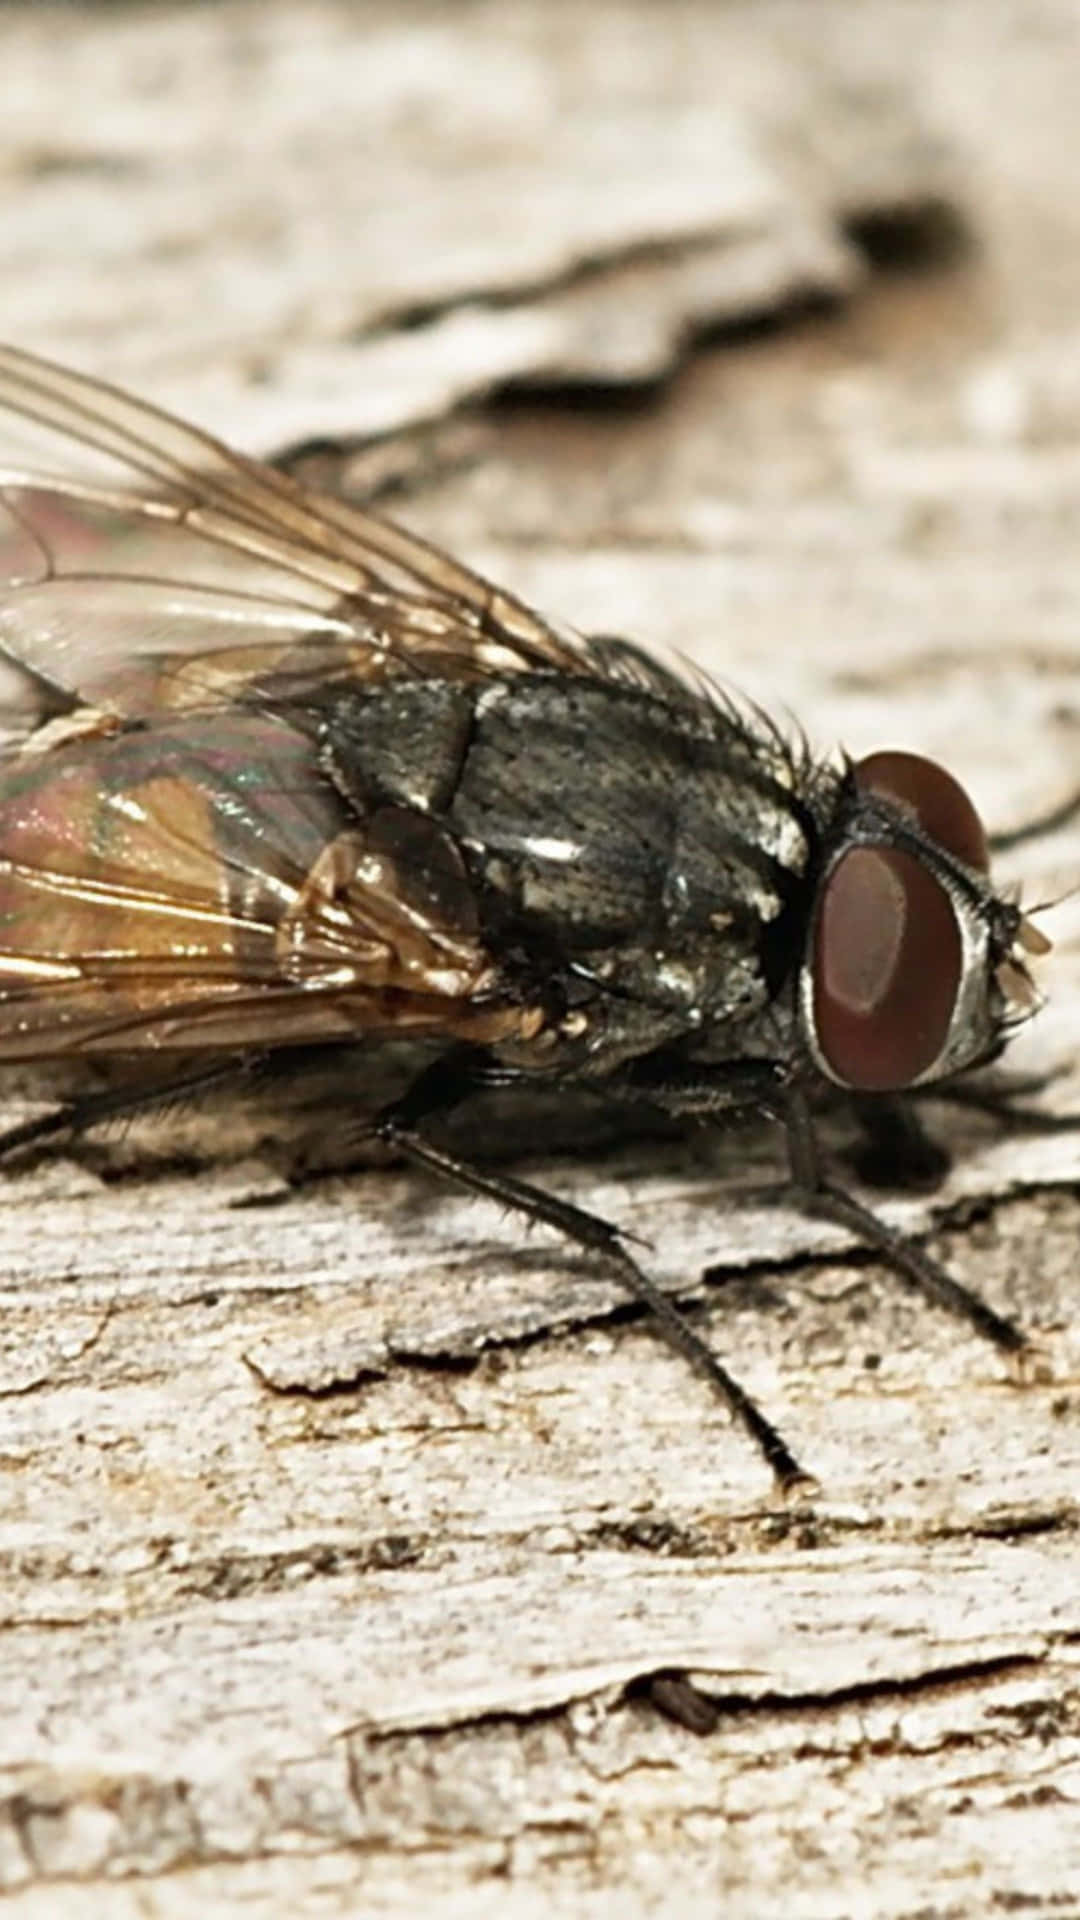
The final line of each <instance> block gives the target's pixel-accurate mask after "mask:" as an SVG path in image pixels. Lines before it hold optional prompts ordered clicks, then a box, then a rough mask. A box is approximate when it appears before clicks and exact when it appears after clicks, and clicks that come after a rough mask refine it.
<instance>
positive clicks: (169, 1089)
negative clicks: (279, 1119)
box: [0, 1054, 266, 1160]
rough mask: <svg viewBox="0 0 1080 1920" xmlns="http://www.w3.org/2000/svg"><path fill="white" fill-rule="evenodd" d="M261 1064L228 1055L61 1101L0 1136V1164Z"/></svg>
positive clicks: (260, 1059) (258, 1058) (259, 1058)
mask: <svg viewBox="0 0 1080 1920" xmlns="http://www.w3.org/2000/svg"><path fill="white" fill-rule="evenodd" d="M265 1060H266V1056H265V1055H262V1054H248V1055H245V1056H243V1057H242V1058H239V1059H238V1058H236V1057H235V1056H233V1057H230V1058H229V1059H227V1060H218V1061H217V1062H216V1063H215V1064H214V1065H212V1066H202V1067H195V1068H191V1069H190V1070H189V1071H188V1072H187V1073H183V1074H178V1073H174V1074H172V1075H171V1076H170V1078H168V1079H166V1080H159V1081H156V1082H155V1083H154V1084H153V1085H151V1086H145V1085H144V1086H140V1087H105V1088H102V1089H101V1090H100V1091H99V1092H95V1093H87V1094H83V1095H81V1096H79V1097H78V1098H76V1099H74V1100H68V1101H64V1102H63V1103H62V1104H61V1105H59V1106H56V1107H53V1108H52V1110H51V1111H50V1112H49V1113H42V1114H38V1115H37V1116H36V1118H34V1119H33V1120H22V1121H20V1122H19V1123H18V1125H17V1126H14V1127H8V1128H7V1129H6V1130H5V1131H3V1132H0V1160H4V1159H7V1158H9V1157H10V1156H11V1155H12V1154H14V1153H20V1152H23V1151H24V1150H25V1149H26V1148H28V1147H36V1146H40V1145H41V1144H42V1143H43V1142H44V1141H46V1140H54V1139H56V1138H57V1136H58V1135H60V1134H72V1133H84V1132H85V1131H86V1130H87V1128H88V1127H95V1126H97V1125H98V1124H99V1123H100V1122H101V1121H103V1120H121V1119H123V1120H126V1119H131V1118H133V1117H134V1115H135V1114H138V1113H149V1112H151V1111H152V1110H153V1108H155V1107H162V1106H168V1105H169V1104H170V1103H171V1102H172V1101H174V1100H183V1099H186V1098H187V1097H188V1096H189V1095H195V1094H199V1093H207V1092H210V1091H211V1090H212V1089H216V1088H217V1087H220V1086H225V1085H228V1084H229V1083H230V1082H235V1081H236V1080H238V1079H240V1078H241V1077H245V1076H247V1075H249V1074H253V1073H255V1072H257V1071H258V1070H259V1069H260V1068H262V1067H263V1066H264V1065H265Z"/></svg>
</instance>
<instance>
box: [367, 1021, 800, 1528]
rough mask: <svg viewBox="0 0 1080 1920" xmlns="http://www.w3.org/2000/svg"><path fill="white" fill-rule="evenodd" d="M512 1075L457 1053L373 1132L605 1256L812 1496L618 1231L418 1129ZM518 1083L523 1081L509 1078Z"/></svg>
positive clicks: (782, 1480) (774, 1436)
mask: <svg viewBox="0 0 1080 1920" xmlns="http://www.w3.org/2000/svg"><path fill="white" fill-rule="evenodd" d="M506 1077H507V1076H505V1075H502V1074H500V1072H499V1070H498V1068H492V1067H491V1066H490V1065H489V1064H485V1062H484V1061H483V1059H482V1057H481V1058H479V1059H478V1057H477V1056H476V1055H469V1054H467V1053H465V1052H460V1053H459V1052H454V1053H451V1054H448V1055H445V1056H444V1057H443V1058H442V1059H441V1060H437V1061H436V1062H435V1063H434V1065H433V1066H432V1067H429V1068H428V1069H427V1070H426V1071H425V1072H424V1073H422V1074H421V1075H420V1076H419V1077H418V1079H417V1080H416V1081H415V1082H414V1083H413V1085H412V1086H411V1087H410V1088H409V1089H408V1091H407V1092H406V1094H405V1095H404V1096H403V1098H402V1099H401V1100H400V1101H397V1102H395V1104H394V1105H393V1106H392V1107H389V1108H387V1109H386V1111H385V1112H384V1113H382V1114H381V1115H380V1116H379V1118H378V1119H377V1121H376V1122H375V1124H374V1129H373V1130H374V1132H375V1133H376V1134H377V1135H378V1137H379V1138H380V1139H382V1140H384V1141H385V1142H386V1143H387V1145H388V1146H392V1147H395V1148H396V1149H397V1150H398V1151H399V1152H400V1153H402V1154H404V1155H405V1156H406V1158H407V1159H409V1160H414V1161H417V1162H418V1163H419V1164H420V1165H421V1166H424V1167H429V1168H430V1169H431V1170H432V1171H433V1172H435V1173H439V1174H441V1175H442V1176H443V1178H444V1179H446V1180H450V1181H452V1182H453V1183H454V1184H455V1185H457V1186H460V1187H465V1188H466V1189H467V1190H468V1191H469V1192H470V1193H479V1194H483V1195H484V1196H485V1197H486V1198H488V1199H490V1200H495V1201H497V1202H498V1203H499V1205H500V1206H503V1207H508V1208H509V1209H510V1210H511V1211H513V1212H515V1213H520V1214H523V1215H524V1216H525V1218H526V1219H528V1220H535V1221H540V1222H542V1223H543V1224H544V1225H545V1226H549V1227H554V1228H555V1229H556V1231H557V1232H559V1233H561V1234H563V1235H564V1236H565V1237H566V1239H568V1240H570V1241H572V1242H573V1243H574V1244H575V1245H576V1246H579V1247H582V1248H584V1249H585V1251H586V1252H588V1253H595V1254H598V1255H599V1256H600V1257H601V1258H602V1259H603V1260H604V1261H605V1263H606V1264H607V1266H608V1267H610V1269H611V1271H612V1272H613V1273H614V1274H615V1275H616V1276H617V1278H618V1279H620V1280H621V1281H622V1283H623V1285H624V1286H625V1287H626V1289H627V1291H628V1292H629V1293H631V1294H632V1295H633V1296H634V1297H635V1298H636V1299H638V1300H640V1301H641V1302H642V1304H643V1305H644V1306H646V1307H647V1308H648V1309H649V1312H650V1314H651V1315H652V1318H653V1322H654V1324H655V1326H656V1328H657V1331H658V1332H660V1333H662V1334H663V1336H664V1338H665V1339H666V1340H668V1341H669V1342H670V1344H671V1345H672V1346H673V1347H675V1348H677V1350H678V1351H679V1352H680V1353H681V1354H683V1356H684V1357H685V1358H686V1359H687V1360H688V1361H689V1362H690V1364H691V1365H692V1366H693V1367H694V1368H695V1369H696V1370H697V1371H698V1372H699V1373H701V1374H703V1375H704V1377H705V1379H707V1380H708V1381H709V1383H710V1385H711V1386H712V1388H713V1390H714V1391H715V1392H716V1393H718V1394H719V1395H720V1398H721V1399H722V1400H723V1401H724V1402H725V1403H726V1405H727V1406H728V1408H729V1409H730V1411H731V1413H732V1414H733V1415H734V1417H735V1419H737V1420H738V1421H739V1422H740V1423H741V1425H742V1426H743V1427H744V1428H745V1430H746V1432H747V1433H748V1434H749V1435H750V1437H751V1439H752V1440H753V1441H754V1442H755V1444H756V1445H757V1446H758V1447H759V1448H760V1450H761V1452H762V1454H763V1455H764V1457H765V1459H766V1461H767V1462H768V1465H769V1466H770V1467H771V1468H772V1471H773V1473H774V1474H775V1476H776V1479H777V1481H778V1483H779V1485H780V1486H781V1487H782V1488H783V1489H784V1491H785V1492H787V1493H791V1492H795V1491H799V1492H805V1491H807V1490H808V1489H810V1488H812V1487H813V1485H814V1482H813V1481H812V1479H811V1478H810V1476H809V1475H808V1474H806V1473H805V1472H804V1471H803V1469H802V1468H801V1467H800V1465H799V1463H798V1461H797V1460H796V1459H795V1457H794V1455H793V1454H792V1453H791V1452H789V1450H788V1448H787V1446H786V1445H785V1442H784V1441H783V1439H782V1438H781V1436H780V1434H779V1433H778V1432H777V1430H776V1428H775V1427H774V1426H773V1425H772V1424H771V1422H770V1421H769V1420H767V1419H766V1418H765V1415H764V1414H763V1413H762V1412H761V1410H760V1408H759V1407H758V1406H756V1405H755V1403H754V1401H753V1400H752V1399H751V1398H750V1396H749V1394H748V1393H746V1392H745V1391H744V1389H743V1388H742V1387H741V1386H740V1385H739V1383H738V1381H737V1380H736V1379H734V1378H733V1376H732V1375H731V1374H730V1373H729V1372H728V1370H727V1368H726V1367H725V1366H723V1365H722V1364H721V1362H720V1361H719V1360H718V1359H717V1356H716V1354H715V1353H714V1352H713V1350H712V1348H711V1347H710V1346H709V1345H708V1343H707V1342H706V1341H705V1340H703V1339H702V1338H701V1336H700V1335H699V1334H697V1333H695V1331H694V1329H693V1327H692V1326H691V1325H690V1323H689V1321H688V1320H687V1319H686V1318H685V1316H684V1315H683V1314H682V1313H680V1312H679V1309H678V1308H677V1307H676V1306H675V1305H674V1303H673V1302H672V1301H671V1300H669V1299H668V1297H667V1295H666V1294H665V1293H663V1292H661V1290H660V1288H659V1287H658V1286H657V1285H656V1283H655V1281H653V1280H650V1278H649V1276H648V1274H647V1273H645V1272H644V1271H643V1270H642V1268H641V1267H639V1266H638V1264H637V1261H636V1260H634V1259H633V1258H632V1257H631V1255H630V1254H629V1253H628V1252H627V1249H626V1246H625V1244H624V1240H623V1236H622V1235H621V1234H620V1232H619V1229H618V1228H617V1227H615V1226H613V1225H612V1224H611V1223H610V1222H609V1221H607V1220H602V1219H601V1218H600V1217H599V1215H597V1214H593V1213H586V1212H585V1211H584V1209H583V1208H581V1207H575V1206H573V1205H572V1204H571V1202H570V1201H568V1200H560V1199H558V1198H557V1196H556V1195H554V1194H550V1193H545V1192H544V1191H543V1189H542V1188H540V1187H534V1186H532V1185H530V1184H529V1183H528V1182H526V1181H523V1180H515V1179H513V1178H511V1177H510V1176H509V1175H507V1174H503V1173H497V1172H488V1171H487V1170H486V1169H484V1168H482V1167H477V1166H473V1165H472V1164H471V1163H470V1162H468V1161H466V1160H461V1159H459V1158H458V1157H457V1156H456V1155H455V1154H452V1153H447V1152H444V1151H443V1150H442V1149H441V1148H439V1147H436V1146H433V1145H432V1144H431V1142H430V1141H428V1140H426V1139H425V1138H424V1137H423V1135H422V1134H420V1133H418V1132H417V1131H416V1128H417V1126H418V1124H419V1123H420V1121H421V1120H423V1119H425V1118H429V1117H432V1116H433V1115H434V1114H436V1113H445V1112H448V1111H449V1109H450V1108H451V1107H455V1106H457V1105H458V1104H459V1103H460V1101H462V1100H463V1099H465V1098H466V1096H467V1095H468V1094H469V1093H472V1092H474V1091H475V1090H476V1089H477V1087H479V1086H483V1085H485V1084H486V1085H491V1084H497V1083H498V1081H499V1079H505V1078H506ZM510 1077H514V1078H516V1076H510Z"/></svg>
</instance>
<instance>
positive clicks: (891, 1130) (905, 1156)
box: [853, 1093, 949, 1193]
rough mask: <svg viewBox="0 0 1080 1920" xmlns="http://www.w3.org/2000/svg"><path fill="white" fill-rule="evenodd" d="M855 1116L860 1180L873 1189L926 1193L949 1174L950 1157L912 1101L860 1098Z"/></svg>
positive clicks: (878, 1096)
mask: <svg viewBox="0 0 1080 1920" xmlns="http://www.w3.org/2000/svg"><path fill="white" fill-rule="evenodd" d="M853 1105H854V1109H855V1116H856V1119H857V1120H858V1122H859V1125H860V1127H861V1129H862V1132H863V1135H864V1138H863V1142H862V1145H861V1146H860V1147H859V1148H858V1150H857V1151H856V1153H855V1154H854V1156H853V1164H854V1166H855V1170H856V1172H857V1173H858V1175H859V1177H860V1179H862V1180H865V1181H866V1182H867V1185H868V1186H872V1187H892V1188H896V1187H902V1188H904V1189H905V1190H906V1191H908V1192H913V1193H925V1192H927V1191H930V1190H932V1189H933V1188H934V1187H936V1186H939V1185H940V1183H941V1181H942V1180H943V1179H944V1176H945V1175H946V1174H947V1173H948V1171H949V1156H948V1154H947V1153H946V1152H945V1150H944V1148H943V1147H939V1146H938V1144H937V1141H936V1140H931V1138H930V1135H929V1134H928V1133H927V1131H926V1129H925V1127H924V1126H923V1124H922V1121H921V1120H920V1118H919V1116H918V1114H917V1113H916V1111H915V1109H914V1107H913V1106H912V1105H911V1103H910V1101H908V1100H904V1099H901V1098H899V1097H897V1098H894V1097H893V1096H892V1095H890V1094H884V1093H875V1094H866V1095H863V1096H860V1097H857V1098H856V1099H855V1100H854V1102H853Z"/></svg>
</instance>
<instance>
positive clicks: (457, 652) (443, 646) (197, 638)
mask: <svg viewBox="0 0 1080 1920" xmlns="http://www.w3.org/2000/svg"><path fill="white" fill-rule="evenodd" d="M0 413H2V414H6V415H7V417H8V420H9V423H10V425H11V428H12V432H13V434H14V433H15V432H16V430H17V431H18V434H19V436H20V445H19V447H18V458H17V461H16V462H15V463H14V464H12V465H10V466H5V467H3V468H0V653H2V654H3V655H6V657H7V659H8V660H9V661H10V662H12V663H14V664H15V665H16V666H17V667H18V668H20V669H22V670H23V671H24V672H25V673H26V674H29V675H30V676H31V677H32V680H33V681H34V683H35V684H36V685H37V687H39V688H45V689H48V690H49V692H50V693H51V694H52V695H53V696H54V698H58V699H59V700H60V701H64V700H65V699H66V700H67V702H68V703H69V704H70V702H71V701H72V700H73V699H74V700H78V701H83V702H86V703H88V704H91V705H95V706H98V707H102V708H104V709H106V710H107V711H111V712H114V713H121V714H124V715H126V716H129V717H135V716H140V715H143V714H146V713H148V712H152V711H155V710H157V709H160V708H171V709H173V710H175V709H177V708H183V709H191V708H193V707H207V706H214V705H219V704H221V703H223V702H227V701H229V700H230V699H238V698H239V699H243V698H245V697H247V695H248V693H249V692H250V689H251V688H252V687H253V686H257V685H258V684H260V683H261V682H263V681H264V680H265V678H266V677H267V676H268V675H272V676H273V678H274V683H275V690H276V691H277V693H278V695H279V697H280V696H281V694H282V692H283V690H284V689H285V688H287V687H288V686H290V685H291V684H293V683H294V682H295V685H296V687H297V688H298V689H300V690H302V687H303V685H304V684H305V683H306V684H311V683H313V682H315V681H318V682H319V683H321V684H324V685H325V683H326V681H327V680H328V679H332V678H335V677H341V678H346V679H352V680H354V681H355V680H358V679H359V680H378V679H383V678H388V677H393V676H395V675H405V674H417V673H421V674H437V675H445V676H448V677H453V678H459V679H475V678H478V677H483V676H486V675H489V674H492V673H513V672H518V671H528V670H530V669H535V668H549V669H551V668H557V669H559V670H561V671H563V672H583V671H585V672H587V671H595V665H594V664H591V663H590V659H589V653H588V649H587V648H584V647H582V646H581V645H580V644H579V643H577V642H576V641H575V640H574V639H573V638H571V637H570V636H568V635H564V634H562V633H560V632H559V631H558V630H557V629H556V628H555V627H553V626H551V625H549V624H548V622H547V621H545V620H544V619H542V618H541V616H540V615H538V614H536V613H533V612H532V611H531V610H530V609H529V608H528V607H526V606H525V605H524V604H523V603H522V602H521V601H519V600H516V599H515V598H514V597H513V596H512V595H510V594H507V593H504V592H502V591H501V590H500V589H499V588H497V587H495V586H493V585H492V584H491V583H490V582H489V581H487V580H485V579H483V578H482V577H481V576H480V575H479V574H476V573H474V572H472V571H471V570H470V569H469V568H467V567H464V566H462V565H460V564H459V563H458V562H457V561H455V560H453V559H451V558H450V557H449V555H447V554H445V553H443V552H441V551H440V550H439V549H438V548H436V547H434V546H431V545H430V544H428V543H427V542H426V541H424V540H421V539H419V538H418V537H417V536H415V535H413V534H410V533H408V532H406V531H405V530H404V529H403V528H401V527H398V526H395V525H393V524H392V523H390V522H388V521H384V520H381V519H378V518H377V517H376V516H375V515H373V514H370V513H367V512H365V511H363V510H362V509H360V508H358V507H355V506H350V505H347V504H345V503H343V502H341V501H338V500H334V499H332V498H330V497H328V496H324V495H321V494H317V493H314V492H312V491H310V490H308V489H306V488H304V487H302V486H300V485H299V484H297V482H295V481H294V480H292V479H290V478H289V477H288V476H286V475H284V474H282V473H279V472H277V471H276V470H275V469H274V468H272V467H270V466H267V465H264V464H263V463H261V462H260V461H258V460H253V459H249V458H247V457H246V456H244V455H242V454H239V453H236V452H234V451H233V450H232V449H231V448H229V447H227V446H225V445H224V444H223V443H222V442H221V441H220V440H217V439H215V438H214V436H213V435H211V434H208V433H204V432H202V431H200V430H199V429H197V428H195V427H191V426H188V425H185V424H184V423H183V422H182V421H180V420H177V419H176V418H174V417H173V416H172V415H170V414H168V413H165V412H163V411H161V410H160V409H158V408H156V407H152V406H149V405H147V404H145V403H144V402H141V401H138V400H134V399H132V398H131V397H129V396H128V395H127V394H124V393H122V392H121V391H119V390H118V389H117V388H114V387H111V386H108V385H105V384H104V383H102V382H99V381H96V380H92V379H88V378H86V377H84V376H82V375H80V374H77V373H72V372H70V371H68V370H67V369H65V368H63V367H59V366H56V365H53V364H51V363H50V362H47V361H44V360H40V359H38V358H36V357H35V356H33V355H31V354H27V353H23V352H21V351H19V350H18V349H16V348H13V347H0ZM58 451H59V463H60V464H59V468H57V465H56V462H57V453H58Z"/></svg>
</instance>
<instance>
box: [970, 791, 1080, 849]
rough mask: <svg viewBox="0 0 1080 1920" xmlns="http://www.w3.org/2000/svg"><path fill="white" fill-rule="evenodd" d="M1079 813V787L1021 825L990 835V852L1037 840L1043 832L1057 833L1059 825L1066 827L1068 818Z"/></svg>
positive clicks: (1020, 845)
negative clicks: (1005, 831)
mask: <svg viewBox="0 0 1080 1920" xmlns="http://www.w3.org/2000/svg"><path fill="white" fill-rule="evenodd" d="M1078 813H1080V787H1078V788H1077V790H1076V792H1075V793H1070V794H1069V795H1068V797H1067V799H1065V800H1061V801H1059V802H1058V805H1057V806H1056V807H1051V808H1050V809H1049V811H1048V812H1047V813H1044V814H1040V815H1039V816H1038V817H1037V818H1036V819H1034V820H1027V821H1025V823H1024V825H1023V826H1022V827H1013V829H1012V831H1011V832H1009V833H992V834H991V835H990V851H991V853H1006V852H1008V851H1010V850H1011V849H1012V848H1013V847H1022V846H1023V845H1024V843H1025V842H1026V841H1028V840H1039V839H1041V838H1042V836H1043V834H1045V833H1057V831H1058V829H1059V828H1060V827H1067V826H1068V824H1069V822H1070V820H1072V819H1073V818H1074V817H1075V815H1076V814H1078Z"/></svg>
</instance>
